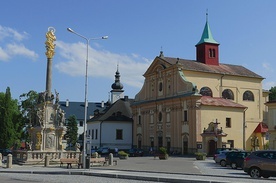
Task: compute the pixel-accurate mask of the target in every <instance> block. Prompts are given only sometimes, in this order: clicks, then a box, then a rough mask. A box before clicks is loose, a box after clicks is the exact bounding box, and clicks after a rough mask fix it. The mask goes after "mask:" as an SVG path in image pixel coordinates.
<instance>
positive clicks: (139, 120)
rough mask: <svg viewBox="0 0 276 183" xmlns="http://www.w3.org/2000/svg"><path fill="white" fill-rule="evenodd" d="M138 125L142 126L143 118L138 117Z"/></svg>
mask: <svg viewBox="0 0 276 183" xmlns="http://www.w3.org/2000/svg"><path fill="white" fill-rule="evenodd" d="M138 124H139V125H141V116H140V115H139V116H138Z"/></svg>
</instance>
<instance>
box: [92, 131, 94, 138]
mask: <svg viewBox="0 0 276 183" xmlns="http://www.w3.org/2000/svg"><path fill="white" fill-rule="evenodd" d="M92 139H94V129H93V130H92Z"/></svg>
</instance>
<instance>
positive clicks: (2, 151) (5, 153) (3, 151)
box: [0, 149, 12, 156]
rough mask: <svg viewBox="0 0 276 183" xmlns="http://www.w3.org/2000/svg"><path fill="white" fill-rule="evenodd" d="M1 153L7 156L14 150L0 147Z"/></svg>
mask: <svg viewBox="0 0 276 183" xmlns="http://www.w3.org/2000/svg"><path fill="white" fill-rule="evenodd" d="M0 153H1V154H2V156H7V155H8V154H12V151H11V150H9V149H0Z"/></svg>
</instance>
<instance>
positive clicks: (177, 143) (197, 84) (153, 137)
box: [132, 20, 268, 155]
mask: <svg viewBox="0 0 276 183" xmlns="http://www.w3.org/2000/svg"><path fill="white" fill-rule="evenodd" d="M195 47H196V60H187V59H182V58H172V57H166V56H165V55H164V53H163V52H162V51H161V52H160V55H159V56H157V57H156V58H155V59H154V60H153V61H152V63H151V65H150V66H149V68H148V69H147V70H146V72H145V73H144V75H143V76H144V77H145V80H144V84H143V87H142V88H141V90H140V92H139V93H138V94H137V95H136V96H135V99H134V103H133V105H132V112H133V121H134V122H133V145H134V146H136V147H138V148H142V149H150V148H153V149H156V150H158V148H159V147H166V148H167V151H168V152H169V153H176V154H192V153H194V152H206V153H208V154H209V155H212V154H213V153H214V151H215V149H216V148H219V147H220V148H223V147H228V148H239V149H245V150H257V149H263V148H264V147H265V144H266V143H267V139H266V138H265V136H266V133H267V125H266V123H267V117H266V116H267V107H266V106H265V103H266V102H267V101H268V92H267V91H264V90H263V89H262V80H263V79H264V78H263V77H262V76H260V75H258V74H256V73H254V72H252V71H250V70H249V69H247V68H245V67H243V66H240V65H231V64H224V63H221V62H220V60H219V43H218V42H217V41H216V40H215V39H214V38H213V36H212V33H211V29H210V26H209V23H208V20H207V21H206V24H205V27H204V30H203V33H202V36H201V39H200V40H199V42H198V43H197V44H196V45H195Z"/></svg>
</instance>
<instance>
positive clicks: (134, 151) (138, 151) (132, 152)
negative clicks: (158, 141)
mask: <svg viewBox="0 0 276 183" xmlns="http://www.w3.org/2000/svg"><path fill="white" fill-rule="evenodd" d="M128 154H129V156H143V155H144V151H143V150H142V149H139V148H132V149H130V150H128Z"/></svg>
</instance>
